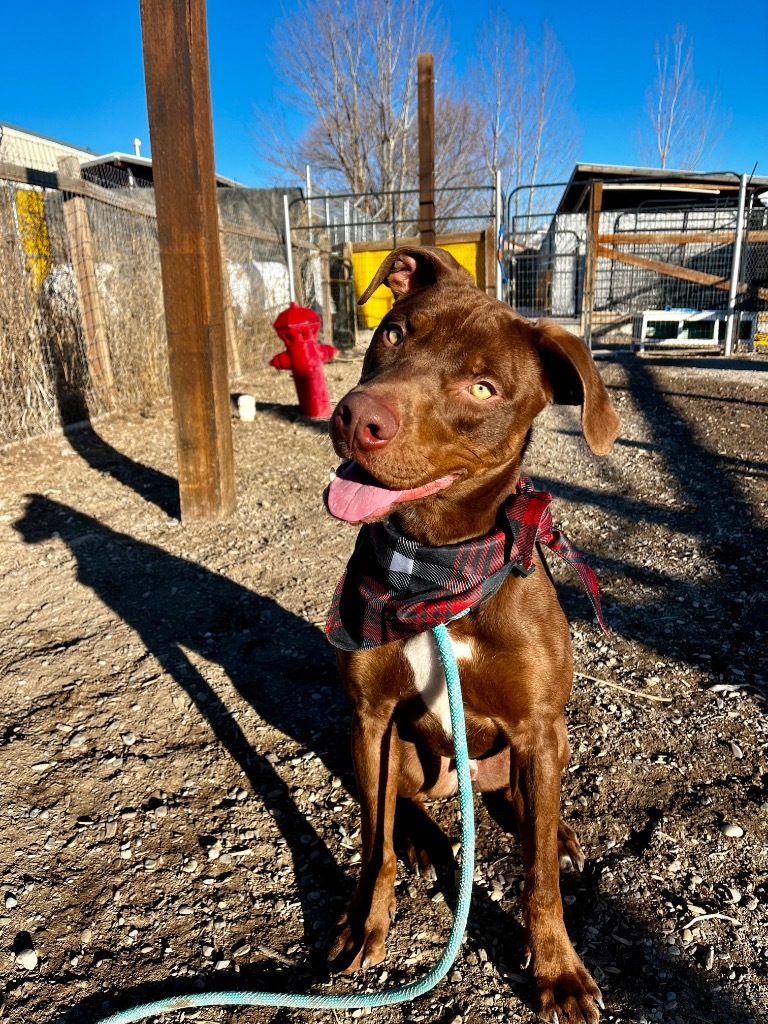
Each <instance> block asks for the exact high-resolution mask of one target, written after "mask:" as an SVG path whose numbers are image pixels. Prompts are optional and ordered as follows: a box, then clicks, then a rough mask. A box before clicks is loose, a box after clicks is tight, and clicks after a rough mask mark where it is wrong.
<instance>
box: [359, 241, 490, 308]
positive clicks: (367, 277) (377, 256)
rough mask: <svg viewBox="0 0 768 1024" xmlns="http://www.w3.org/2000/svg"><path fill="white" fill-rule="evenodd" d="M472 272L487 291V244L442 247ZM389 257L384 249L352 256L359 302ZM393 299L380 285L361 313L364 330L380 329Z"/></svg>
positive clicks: (462, 244)
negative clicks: (368, 328)
mask: <svg viewBox="0 0 768 1024" xmlns="http://www.w3.org/2000/svg"><path fill="white" fill-rule="evenodd" d="M440 248H441V249H445V250H446V252H449V253H450V254H451V256H453V258H454V259H455V260H456V261H457V263H460V264H461V265H462V267H464V268H465V269H466V270H468V271H469V272H470V274H471V275H472V277H473V278H474V279H475V284H477V286H478V287H479V288H485V243H484V241H482V240H481V239H478V240H477V241H472V242H446V243H445V244H443V245H441V246H440ZM385 255H386V253H385V251H384V250H382V249H375V250H371V251H367V252H353V253H352V274H353V277H354V281H355V297H356V298H357V299H359V298H360V296H361V295H362V294H363V292H364V291H365V289H366V288H367V287H368V283H369V282H370V281H371V280H372V279H373V276H374V274H375V273H376V271H377V270H378V269H379V266H380V264H381V261H382V260H383V259H384V256H385ZM393 302H394V298H393V296H392V292H391V291H390V290H389V288H387V287H385V286H384V285H381V286H380V287H379V288H377V289H376V291H375V292H374V293H373V295H372V296H371V297H370V299H368V301H367V302H366V304H365V306H363V307H362V310H361V319H362V326H363V327H378V325H379V323H380V321H381V319H382V317H383V316H384V315H385V314H386V313H388V312H389V310H390V309H391V308H392V304H393Z"/></svg>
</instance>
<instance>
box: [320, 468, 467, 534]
mask: <svg viewBox="0 0 768 1024" xmlns="http://www.w3.org/2000/svg"><path fill="white" fill-rule="evenodd" d="M457 476H458V474H457V473H449V474H448V475H447V476H441V477H440V478H439V479H438V480H432V481H430V482H429V483H427V484H422V485H421V486H420V487H411V488H409V489H407V490H394V489H392V488H389V487H385V486H384V485H383V484H381V483H379V481H378V480H377V479H376V478H375V477H373V476H371V474H370V473H368V472H366V470H364V469H363V467H362V466H359V465H358V464H357V463H356V462H354V461H353V460H351V459H350V460H349V461H348V462H344V463H342V464H341V466H339V468H338V469H337V470H336V472H335V473H333V474H332V476H331V482H330V484H329V485H328V486H327V487H326V488H325V490H324V491H323V501H324V502H325V507H326V508H327V509H328V511H329V512H330V513H331V515H332V516H335V517H336V519H342V520H343V521H344V522H345V523H373V522H376V521H377V520H379V519H383V518H384V517H385V516H386V515H387V514H388V513H389V511H390V509H391V508H392V506H393V505H397V504H398V503H399V502H403V501H414V500H415V499H416V498H425V497H426V496H427V495H429V494H436V493H437V491H442V490H444V489H445V488H446V487H449V486H450V485H451V484H452V483H453V482H454V480H455V479H456V477H457Z"/></svg>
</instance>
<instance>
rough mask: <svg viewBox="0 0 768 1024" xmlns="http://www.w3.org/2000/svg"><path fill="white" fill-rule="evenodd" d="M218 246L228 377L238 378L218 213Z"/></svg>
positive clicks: (238, 367)
mask: <svg viewBox="0 0 768 1024" xmlns="http://www.w3.org/2000/svg"><path fill="white" fill-rule="evenodd" d="M219 246H220V248H221V291H222V295H223V298H224V327H225V330H226V333H227V356H228V360H229V376H231V377H239V376H240V373H241V369H240V349H239V347H238V344H237V334H236V332H235V315H234V313H233V312H232V289H231V288H230V287H229V269H228V268H227V241H226V238H225V235H224V229H223V228H222V225H221V213H220V212H219Z"/></svg>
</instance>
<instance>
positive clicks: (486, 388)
mask: <svg viewBox="0 0 768 1024" xmlns="http://www.w3.org/2000/svg"><path fill="white" fill-rule="evenodd" d="M469 393H470V395H472V397H473V398H479V399H480V401H481V402H484V401H486V399H488V398H491V396H492V395H494V394H495V392H494V390H493V388H492V387H491V385H490V384H487V383H486V382H485V381H480V382H479V383H477V384H473V385H472V387H471V388H470V389H469Z"/></svg>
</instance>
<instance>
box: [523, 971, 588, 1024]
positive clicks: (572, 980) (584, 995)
mask: <svg viewBox="0 0 768 1024" xmlns="http://www.w3.org/2000/svg"><path fill="white" fill-rule="evenodd" d="M534 982H535V985H536V995H535V999H534V1008H535V1010H536V1013H537V1014H538V1016H539V1017H540V1019H541V1020H545V1021H553V1022H557V1024H599V1020H600V1010H604V1009H605V1006H604V1004H603V997H602V995H601V993H600V989H599V988H598V987H597V984H596V983H595V981H594V979H593V977H592V975H591V974H590V973H589V971H588V970H587V969H586V967H584V965H583V964H582V963H581V961H580V960H579V959H578V957H577V958H576V962H575V963H574V964H571V965H569V967H568V969H567V970H564V971H561V972H559V973H557V974H554V975H553V974H547V975H544V976H542V975H538V974H537V975H535V977H534Z"/></svg>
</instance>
